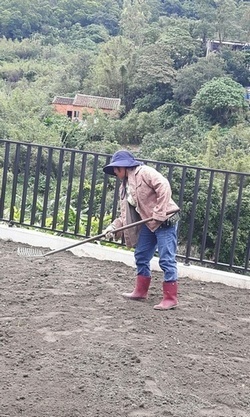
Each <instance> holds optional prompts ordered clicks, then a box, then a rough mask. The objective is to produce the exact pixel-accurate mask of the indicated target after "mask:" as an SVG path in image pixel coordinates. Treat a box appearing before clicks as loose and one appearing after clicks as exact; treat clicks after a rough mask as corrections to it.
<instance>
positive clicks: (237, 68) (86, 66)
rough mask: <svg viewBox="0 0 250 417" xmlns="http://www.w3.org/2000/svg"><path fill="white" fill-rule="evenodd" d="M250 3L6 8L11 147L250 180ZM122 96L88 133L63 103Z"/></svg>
mask: <svg viewBox="0 0 250 417" xmlns="http://www.w3.org/2000/svg"><path fill="white" fill-rule="evenodd" d="M249 28H250V2H248V1H234V0H216V1H210V0H193V1H192V2H190V1H189V0H175V1H173V0H169V1H168V0H166V1H160V0H147V1H146V0H134V1H133V0H123V1H122V0H117V1H115V0H95V1H90V0H74V1H66V0H49V1H43V2H41V1H40V0H32V1H31V0H23V1H22V2H21V3H20V1H17V0H9V1H8V2H7V3H6V2H4V1H3V0H1V1H0V137H1V139H7V140H15V141H25V142H35V143H41V144H43V143H46V144H48V143H49V144H51V145H57V146H62V145H63V146H67V147H75V148H79V149H83V150H96V149H97V148H98V150H99V151H105V152H108V153H112V152H113V151H114V150H116V149H118V148H121V147H130V148H132V149H136V152H137V155H138V156H140V157H145V158H151V159H156V160H162V161H170V162H178V163H185V164H193V165H201V166H208V167H213V168H222V169H230V170H235V171H243V172H244V171H246V172H247V171H249V165H250V152H249V147H250V124H249V104H248V102H247V101H246V99H245V97H244V94H245V87H247V86H249V85H250V71H249V68H250V49H249V48H247V47H246V48H242V49H241V50H233V48H229V47H225V46H223V44H222V46H221V48H220V50H219V52H217V53H211V54H210V55H208V56H206V44H207V41H208V40H209V39H216V40H219V41H221V42H223V41H234V42H242V43H246V44H247V43H250V29H249ZM77 92H80V93H83V94H91V95H101V96H107V97H119V98H121V100H122V109H121V114H120V118H119V119H109V118H107V117H105V116H104V115H102V114H96V115H95V116H94V117H93V116H88V117H86V123H85V128H84V129H83V128H82V127H81V126H79V125H76V124H75V123H72V122H71V121H69V120H68V119H67V118H66V117H63V116H60V115H57V114H55V113H54V112H53V109H52V106H51V102H52V99H53V97H54V96H55V95H63V96H69V97H73V96H74V95H75V94H76V93H77Z"/></svg>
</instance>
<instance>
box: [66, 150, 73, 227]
mask: <svg viewBox="0 0 250 417" xmlns="http://www.w3.org/2000/svg"><path fill="white" fill-rule="evenodd" d="M74 167H75V152H74V151H72V152H71V158H70V166H69V175H68V187H67V193H66V203H65V213H64V225H63V231H64V232H66V231H67V230H68V224H69V209H70V201H71V193H72V184H73V174H74Z"/></svg>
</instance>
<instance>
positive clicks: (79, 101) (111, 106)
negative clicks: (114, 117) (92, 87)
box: [52, 94, 121, 110]
mask: <svg viewBox="0 0 250 417" xmlns="http://www.w3.org/2000/svg"><path fill="white" fill-rule="evenodd" d="M52 103H53V104H72V105H73V106H81V107H90V108H94V109H105V110H119V107H120V105H121V99H120V98H109V97H99V96H89V95H86V94H76V95H75V97H74V98H69V97H61V96H56V97H54V100H53V101H52Z"/></svg>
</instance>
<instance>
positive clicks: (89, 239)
mask: <svg viewBox="0 0 250 417" xmlns="http://www.w3.org/2000/svg"><path fill="white" fill-rule="evenodd" d="M178 211H179V210H172V211H169V212H167V213H166V216H168V215H170V214H174V213H177V212H178ZM152 220H154V219H153V217H148V218H147V219H144V220H139V221H138V222H134V223H130V224H127V225H125V226H122V227H118V228H117V229H115V230H114V232H113V233H117V232H122V231H123V230H127V229H130V228H132V227H135V226H139V225H140V224H144V223H147V222H150V221H152ZM105 235H106V233H100V234H99V235H96V236H91V237H89V238H87V239H84V240H83V241H81V242H77V243H73V245H69V246H65V247H63V248H60V249H56V250H52V251H50V252H47V253H45V254H44V255H43V256H49V255H54V254H55V253H59V252H63V251H64V250H68V249H71V248H75V247H76V246H79V245H83V244H84V243H89V242H93V241H94V240H99V239H101V238H102V237H105Z"/></svg>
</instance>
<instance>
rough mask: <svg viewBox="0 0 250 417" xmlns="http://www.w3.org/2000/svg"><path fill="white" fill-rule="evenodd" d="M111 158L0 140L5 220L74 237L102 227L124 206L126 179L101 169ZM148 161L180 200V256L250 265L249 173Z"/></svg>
mask: <svg viewBox="0 0 250 417" xmlns="http://www.w3.org/2000/svg"><path fill="white" fill-rule="evenodd" d="M110 159H111V155H108V154H101V153H95V152H84V151H80V150H77V149H67V148H59V147H52V146H44V145H37V144H30V143H20V142H12V141H5V140H0V184H1V190H0V220H1V221H2V222H7V223H8V224H9V226H12V225H15V226H19V227H20V226H22V227H29V228H34V229H41V230H44V231H47V232H48V233H53V234H58V235H66V236H72V238H73V237H89V236H91V235H96V234H100V233H101V231H102V230H103V228H104V227H106V226H107V225H108V224H109V223H110V222H111V221H112V220H113V219H114V218H115V217H116V216H117V215H118V210H119V182H118V180H117V179H116V178H114V177H110V176H107V175H105V174H104V173H103V170H102V168H103V166H104V165H106V164H107V163H109V161H110ZM142 161H143V162H144V163H145V164H147V165H150V166H153V167H154V168H156V169H157V170H158V171H160V172H161V173H162V174H163V175H164V176H166V177H167V178H168V179H169V181H170V183H171V186H172V191H173V198H174V200H175V201H176V202H177V204H178V205H179V206H180V207H181V219H180V221H179V226H178V237H179V239H178V243H179V244H178V254H177V257H178V260H179V261H182V262H184V263H185V264H187V265H188V264H190V263H191V262H192V263H194V264H197V265H204V266H210V267H214V268H217V269H226V270H232V271H235V272H241V273H249V272H250V269H249V257H250V233H249V218H250V174H249V173H239V172H233V171H223V170H218V169H208V168H201V167H195V166H189V165H180V164H172V163H166V162H159V161H153V160H142ZM120 245H123V242H121V243H120Z"/></svg>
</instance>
